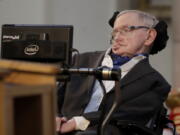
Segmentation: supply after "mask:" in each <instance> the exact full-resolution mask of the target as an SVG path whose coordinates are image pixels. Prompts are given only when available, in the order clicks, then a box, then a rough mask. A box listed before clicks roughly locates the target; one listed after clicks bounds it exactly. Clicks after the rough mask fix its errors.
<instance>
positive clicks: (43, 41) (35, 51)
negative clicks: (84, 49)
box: [1, 24, 73, 65]
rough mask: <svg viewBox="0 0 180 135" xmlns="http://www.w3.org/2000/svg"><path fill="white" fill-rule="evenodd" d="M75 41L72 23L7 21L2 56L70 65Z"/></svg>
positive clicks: (2, 43) (4, 28)
mask: <svg viewBox="0 0 180 135" xmlns="http://www.w3.org/2000/svg"><path fill="white" fill-rule="evenodd" d="M72 43H73V26H72V25H26V24H4V25H2V34H1V58H2V59H15V60H26V61H38V62H49V63H52V62H53V63H54V62H61V63H63V64H67V65H68V64H69V63H70V61H71V54H72Z"/></svg>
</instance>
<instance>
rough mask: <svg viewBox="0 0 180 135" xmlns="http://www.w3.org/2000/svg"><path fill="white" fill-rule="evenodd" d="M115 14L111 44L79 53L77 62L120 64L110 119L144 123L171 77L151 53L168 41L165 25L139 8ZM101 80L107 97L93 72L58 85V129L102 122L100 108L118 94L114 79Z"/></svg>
mask: <svg viewBox="0 0 180 135" xmlns="http://www.w3.org/2000/svg"><path fill="white" fill-rule="evenodd" d="M114 19H115V20H113V19H112V20H111V21H110V24H111V25H112V26H113V31H112V39H111V47H110V48H108V49H107V50H106V51H103V52H87V53H83V54H80V55H79V56H75V57H74V60H75V67H84V68H96V67H99V66H107V67H115V68H120V69H121V71H122V74H121V94H122V95H121V97H122V99H121V101H122V102H121V103H120V105H119V106H118V109H117V111H116V112H115V113H114V114H113V116H112V119H111V121H116V122H118V121H132V122H135V123H138V124H140V125H145V126H146V125H148V123H149V122H150V120H151V119H152V117H153V116H154V114H156V113H157V112H158V110H159V109H160V108H161V107H162V105H163V102H164V101H165V100H166V98H167V95H168V93H169V91H170V85H169V84H168V83H167V81H166V80H165V79H164V78H163V77H162V75H160V73H158V72H157V71H156V70H155V69H154V68H152V67H151V65H150V64H149V55H150V54H156V53H157V52H159V51H161V50H162V49H164V48H165V46H166V41H167V40H168V36H167V25H166V24H165V23H164V22H159V21H158V20H157V19H156V18H155V17H154V16H153V15H150V14H148V13H145V12H142V11H138V10H125V11H122V12H120V13H118V14H116V16H114ZM76 61H78V62H76ZM103 84H104V86H105V88H106V99H103V97H104V95H103V91H102V88H101V87H100V84H99V82H98V81H97V80H96V79H95V78H94V77H92V76H80V75H72V76H71V80H70V82H68V83H67V85H66V87H65V86H63V87H60V88H59V91H58V96H59V97H58V99H59V104H58V107H59V116H58V117H57V118H56V123H57V124H56V126H57V127H56V129H57V131H58V132H60V133H68V132H72V131H75V130H86V129H87V128H89V127H93V126H95V125H98V122H99V120H100V115H99V114H100V112H101V111H102V108H105V109H106V110H105V111H108V110H109V109H110V107H111V105H112V102H113V99H114V94H115V92H114V81H103ZM102 106H103V107H102ZM103 111H104V110H103ZM116 122H115V123H116ZM125 132H126V133H125V134H129V131H125Z"/></svg>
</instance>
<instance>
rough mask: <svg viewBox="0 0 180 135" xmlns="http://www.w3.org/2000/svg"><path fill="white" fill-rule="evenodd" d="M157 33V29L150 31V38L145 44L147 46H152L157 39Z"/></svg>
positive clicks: (148, 37)
mask: <svg viewBox="0 0 180 135" xmlns="http://www.w3.org/2000/svg"><path fill="white" fill-rule="evenodd" d="M156 36H157V31H156V30H155V29H149V30H148V36H147V38H146V40H145V42H144V44H145V45H146V46H150V45H151V44H152V43H153V42H154V40H155V39H156Z"/></svg>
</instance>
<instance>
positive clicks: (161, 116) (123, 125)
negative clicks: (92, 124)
mask: <svg viewBox="0 0 180 135" xmlns="http://www.w3.org/2000/svg"><path fill="white" fill-rule="evenodd" d="M169 125H171V126H169ZM100 128H101V126H97V128H95V129H87V130H86V131H77V132H75V133H74V134H73V135H121V134H122V135H162V134H163V129H165V128H169V129H170V130H171V131H172V134H173V135H176V132H175V130H176V129H175V125H174V123H173V121H171V120H170V119H169V118H168V115H167V109H166V108H165V107H164V105H162V107H161V108H160V109H159V110H158V112H157V114H155V115H154V116H153V117H152V119H151V120H150V122H149V123H148V124H147V125H146V126H142V125H139V124H138V123H135V122H133V121H125V120H122V121H121V120H118V121H117V122H116V124H115V125H114V124H113V125H112V124H111V123H109V124H107V125H106V126H105V127H104V129H103V130H104V131H103V133H102V132H100V130H101V129H100ZM119 129H121V130H119Z"/></svg>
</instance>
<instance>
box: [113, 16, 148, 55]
mask: <svg viewBox="0 0 180 135" xmlns="http://www.w3.org/2000/svg"><path fill="white" fill-rule="evenodd" d="M128 26H145V25H144V24H143V22H141V21H140V19H138V16H137V15H136V14H135V13H125V14H123V15H121V16H119V17H118V18H117V19H116V21H115V23H114V28H113V33H112V36H113V40H112V51H113V53H115V54H117V55H121V56H129V57H132V56H133V55H135V54H139V53H146V52H145V51H146V48H147V47H146V46H145V40H146V39H147V36H148V29H144V28H140V29H134V30H129V29H128Z"/></svg>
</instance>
